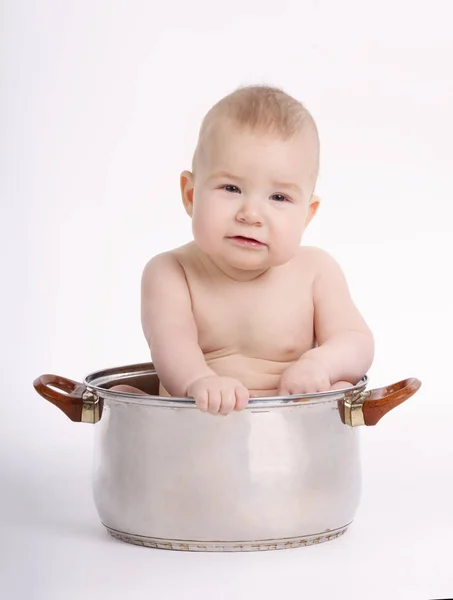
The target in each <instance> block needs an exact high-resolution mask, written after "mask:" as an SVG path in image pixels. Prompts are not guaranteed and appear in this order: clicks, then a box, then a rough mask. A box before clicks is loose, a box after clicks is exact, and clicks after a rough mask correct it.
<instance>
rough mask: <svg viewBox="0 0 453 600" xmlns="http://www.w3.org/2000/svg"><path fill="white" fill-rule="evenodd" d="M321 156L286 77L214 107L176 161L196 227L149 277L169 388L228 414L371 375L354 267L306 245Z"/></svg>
mask: <svg viewBox="0 0 453 600" xmlns="http://www.w3.org/2000/svg"><path fill="white" fill-rule="evenodd" d="M318 164H319V138H318V133H317V128H316V125H315V123H314V121H313V118H312V117H311V115H310V113H309V112H308V111H307V110H306V109H305V108H304V107H303V106H302V104H301V103H300V102H298V101H296V100H295V99H294V98H292V97H290V96H289V95H287V94H286V93H284V92H283V91H281V90H279V89H275V88H270V87H264V86H253V87H245V88H241V89H239V90H237V91H235V92H233V93H232V94H230V95H228V96H227V97H225V98H223V99H222V100H221V101H220V102H218V103H217V104H216V105H215V106H214V107H213V108H211V110H210V111H209V112H208V114H207V115H206V117H205V119H204V121H203V123H202V126H201V130H200V134H199V139H198V145H197V147H196V150H195V154H194V157H193V164H192V171H184V172H183V173H182V175H181V194H182V201H183V204H184V208H185V210H186V212H187V214H188V215H189V216H190V218H191V219H192V230H193V238H194V239H193V241H191V242H190V243H188V244H185V245H184V246H181V247H179V248H176V249H174V250H170V251H168V252H164V253H162V254H159V255H158V256H155V257H154V258H152V259H151V260H150V261H149V262H148V264H147V265H146V267H145V270H144V273H143V278H142V325H143V331H144V334H145V336H146V339H147V341H148V344H149V347H150V350H151V356H152V360H153V362H154V365H155V367H156V371H157V373H158V376H159V380H160V382H161V387H160V394H161V395H167V396H168V395H171V396H177V397H185V396H189V397H192V398H194V399H195V402H196V405H197V406H198V408H199V409H200V410H202V411H209V412H211V413H220V414H223V415H225V414H228V413H229V412H231V411H233V410H241V409H243V408H244V407H245V406H246V405H247V402H248V400H249V398H250V397H257V396H276V395H278V396H288V395H291V394H305V393H312V392H321V391H326V390H329V389H341V388H345V387H350V386H351V385H354V384H355V383H357V381H359V380H360V379H361V377H363V375H365V373H366V372H367V370H368V369H369V367H370V365H371V363H372V360H373V354H374V343H373V336H372V334H371V332H370V330H369V328H368V326H367V325H366V323H365V321H364V319H363V318H362V316H361V314H360V313H359V311H358V310H357V308H356V306H355V305H354V303H353V301H352V299H351V296H350V293H349V290H348V286H347V283H346V281H345V277H344V275H343V273H342V271H341V269H340V267H339V266H338V264H337V263H336V261H335V260H334V259H333V258H332V257H331V256H329V254H327V253H326V252H324V251H323V250H320V249H318V248H314V247H304V246H301V245H300V243H301V239H302V235H303V233H304V230H305V228H306V227H307V226H308V224H309V223H310V221H311V220H312V218H313V217H314V216H315V214H316V211H317V210H318V207H319V198H318V197H317V196H315V195H314V189H315V184H316V179H317V174H318ZM115 389H116V390H119V391H127V392H132V391H133V392H139V390H137V389H135V388H131V387H130V386H117V387H116V388H115Z"/></svg>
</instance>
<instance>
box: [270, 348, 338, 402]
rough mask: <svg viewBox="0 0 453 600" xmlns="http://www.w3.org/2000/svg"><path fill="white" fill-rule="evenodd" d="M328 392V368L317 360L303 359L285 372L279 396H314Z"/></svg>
mask: <svg viewBox="0 0 453 600" xmlns="http://www.w3.org/2000/svg"><path fill="white" fill-rule="evenodd" d="M327 390H330V377H329V372H328V370H327V368H326V367H325V366H324V365H323V363H322V362H321V361H318V360H316V359H315V358H303V357H302V358H300V359H299V360H298V361H296V362H295V363H293V364H292V365H291V366H290V367H288V368H287V369H286V371H284V372H283V374H282V376H281V378H280V384H279V388H278V395H279V396H291V395H293V394H312V393H315V392H326V391H327Z"/></svg>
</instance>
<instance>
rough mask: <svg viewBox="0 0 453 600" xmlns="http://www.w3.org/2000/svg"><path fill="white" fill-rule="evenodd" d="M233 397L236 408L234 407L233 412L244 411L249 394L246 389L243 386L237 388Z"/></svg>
mask: <svg viewBox="0 0 453 600" xmlns="http://www.w3.org/2000/svg"><path fill="white" fill-rule="evenodd" d="M235 396H236V406H235V407H234V410H244V408H245V407H246V406H247V404H248V401H249V398H250V393H249V391H248V389H247V388H245V387H243V386H240V387H237V388H236V389H235Z"/></svg>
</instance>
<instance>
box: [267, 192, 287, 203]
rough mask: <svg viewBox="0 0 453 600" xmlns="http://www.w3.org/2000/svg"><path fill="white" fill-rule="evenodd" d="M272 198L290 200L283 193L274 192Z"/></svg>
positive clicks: (283, 200)
mask: <svg viewBox="0 0 453 600" xmlns="http://www.w3.org/2000/svg"><path fill="white" fill-rule="evenodd" d="M271 198H272V200H275V201H276V202H285V200H288V198H287V197H286V196H283V194H273V195H272V196H271Z"/></svg>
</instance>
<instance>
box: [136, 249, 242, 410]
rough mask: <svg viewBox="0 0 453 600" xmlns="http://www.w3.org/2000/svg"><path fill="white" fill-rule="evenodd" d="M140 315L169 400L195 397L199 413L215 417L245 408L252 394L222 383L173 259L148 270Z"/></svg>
mask: <svg viewBox="0 0 453 600" xmlns="http://www.w3.org/2000/svg"><path fill="white" fill-rule="evenodd" d="M141 312H142V327H143V333H144V334H145V337H146V340H147V342H148V345H149V348H150V350H151V356H152V360H153V363H154V366H155V367H156V371H157V373H158V375H159V379H160V381H161V383H162V385H163V386H164V388H165V389H166V390H167V391H168V393H169V394H170V395H172V396H176V397H185V396H193V397H194V398H195V400H196V402H197V406H198V407H199V408H201V409H202V410H209V411H210V412H229V411H230V410H233V409H234V408H236V409H240V408H243V407H244V406H245V404H246V403H247V401H248V392H247V390H246V389H245V388H244V387H243V386H242V384H240V382H238V381H237V380H233V379H231V378H227V377H219V376H218V375H217V374H216V373H215V372H214V371H213V370H212V369H210V368H209V367H208V365H207V364H206V361H205V358H204V355H203V352H202V350H201V348H200V346H199V344H198V332H197V327H196V323H195V319H194V317H193V314H192V302H191V298H190V293H189V289H188V286H187V281H186V277H185V273H184V270H183V268H182V266H181V265H180V264H179V262H178V261H177V260H176V258H175V257H174V256H172V255H171V254H170V253H164V254H159V255H158V256H155V257H154V258H152V259H151V260H150V261H149V262H148V264H147V265H146V267H145V270H144V272H143V276H142V301H141ZM238 388H241V390H240V391H239V392H237V390H238ZM242 388H243V389H242Z"/></svg>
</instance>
